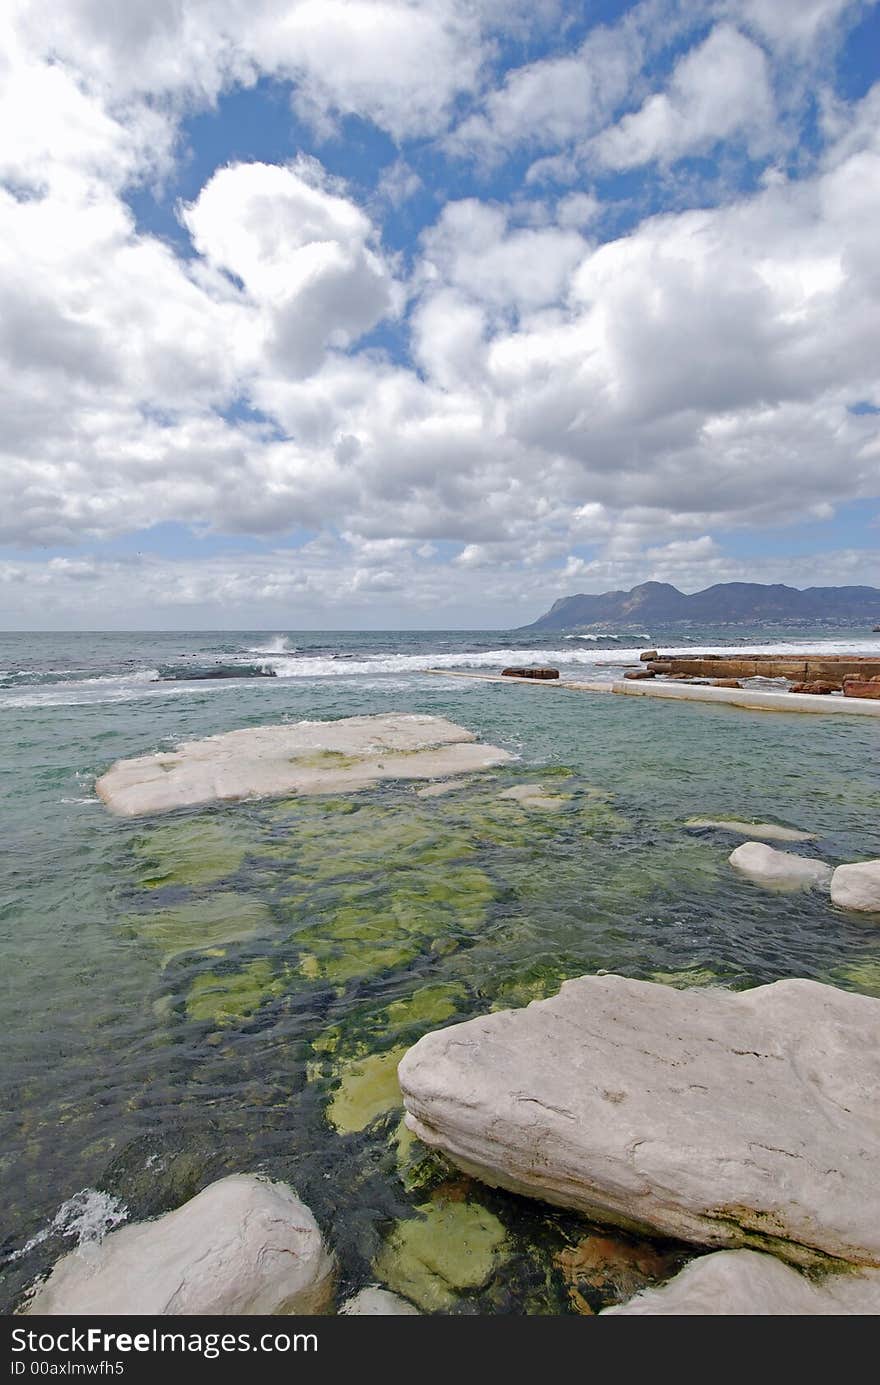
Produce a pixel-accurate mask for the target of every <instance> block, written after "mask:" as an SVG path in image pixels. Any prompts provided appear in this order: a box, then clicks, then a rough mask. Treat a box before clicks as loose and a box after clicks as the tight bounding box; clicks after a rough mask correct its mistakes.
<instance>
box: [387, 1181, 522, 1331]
mask: <svg viewBox="0 0 880 1385" xmlns="http://www.w3.org/2000/svg"><path fill="white" fill-rule="evenodd" d="M416 1212H417V1213H418V1216H417V1217H416V1218H413V1219H407V1220H404V1221H399V1222H397V1223H396V1224H395V1226H394V1228H393V1230H392V1231H391V1233H390V1235H389V1237H388V1239H387V1240H386V1242H385V1245H384V1246H383V1248H382V1250H381V1251H380V1252H379V1255H378V1257H377V1259H376V1261H375V1263H374V1269H375V1272H376V1275H377V1276H378V1278H379V1279H380V1280H381V1281H382V1283H384V1284H387V1285H388V1286H389V1287H390V1288H392V1289H394V1290H395V1291H396V1292H397V1293H399V1294H402V1295H403V1296H404V1297H405V1298H409V1299H411V1300H412V1301H413V1302H414V1303H417V1304H418V1305H419V1307H420V1308H423V1309H424V1310H425V1311H426V1312H443V1311H444V1310H448V1309H450V1308H453V1307H454V1306H455V1303H456V1300H457V1299H458V1298H459V1296H460V1295H461V1294H462V1293H467V1292H469V1291H473V1290H476V1289H482V1288H483V1287H484V1286H485V1285H486V1284H487V1283H488V1282H489V1280H490V1279H491V1278H492V1275H493V1274H494V1273H495V1271H496V1269H497V1268H498V1266H499V1264H500V1262H501V1259H502V1255H503V1251H504V1248H505V1245H506V1240H507V1237H506V1232H505V1229H504V1227H503V1225H502V1223H501V1222H500V1221H499V1220H498V1218H497V1217H496V1216H494V1215H493V1213H492V1212H490V1211H488V1210H487V1209H486V1208H485V1207H482V1206H480V1204H479V1203H477V1202H457V1201H456V1202H453V1201H447V1200H446V1199H445V1198H443V1197H441V1196H439V1195H437V1196H435V1197H434V1198H432V1199H431V1201H430V1202H426V1203H422V1204H421V1205H420V1206H419V1207H417V1208H416Z"/></svg>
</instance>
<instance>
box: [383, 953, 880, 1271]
mask: <svg viewBox="0 0 880 1385" xmlns="http://www.w3.org/2000/svg"><path fill="white" fill-rule="evenodd" d="M878 1024H880V1001H878V1000H875V999H872V998H870V997H868V996H862V995H855V994H852V993H849V992H845V991H840V990H837V989H836V988H835V987H833V986H824V985H820V984H819V983H817V982H814V981H802V980H792V981H777V982H775V983H774V984H773V985H771V986H760V987H757V988H756V989H755V990H752V991H746V992H743V993H740V994H733V993H731V992H727V991H722V990H715V989H710V990H687V991H679V990H675V989H673V988H672V987H667V986H662V985H656V984H653V983H651V982H643V981H631V980H628V979H626V978H624V977H621V976H585V977H581V978H580V979H578V980H575V981H568V982H566V983H565V984H564V985H563V987H562V989H561V991H560V992H559V994H558V995H557V996H554V997H553V998H552V999H550V1000H544V1001H540V1002H536V1003H534V1004H532V1005H529V1006H528V1007H527V1008H526V1009H523V1010H516V1011H501V1012H496V1013H494V1014H490V1015H484V1016H480V1017H479V1018H477V1019H473V1020H469V1021H467V1022H466V1023H464V1024H458V1025H453V1026H451V1027H450V1028H447V1029H443V1030H440V1031H438V1032H435V1033H433V1034H428V1035H426V1036H425V1038H423V1039H421V1040H419V1042H418V1043H417V1044H416V1045H415V1046H414V1047H413V1048H411V1049H410V1050H409V1052H408V1053H407V1054H406V1056H405V1057H404V1059H403V1061H402V1062H401V1064H400V1069H399V1077H400V1085H401V1089H402V1092H403V1097H404V1103H405V1107H406V1111H407V1116H406V1123H407V1126H408V1127H409V1128H410V1130H412V1131H413V1132H414V1134H416V1135H417V1136H418V1138H419V1139H420V1140H422V1141H423V1142H424V1143H425V1144H427V1145H430V1146H433V1147H435V1148H439V1149H441V1150H443V1152H444V1153H445V1154H447V1155H448V1156H449V1157H450V1158H451V1159H452V1160H453V1161H454V1162H455V1163H456V1164H457V1165H458V1166H459V1167H460V1168H462V1169H463V1170H464V1171H465V1172H467V1173H470V1174H472V1175H474V1176H476V1177H478V1178H481V1179H482V1180H483V1181H484V1182H487V1183H489V1184H491V1185H493V1186H500V1187H504V1188H508V1189H510V1190H512V1191H513V1192H517V1193H524V1194H526V1195H528V1196H530V1197H535V1198H540V1199H542V1200H544V1201H547V1202H552V1203H556V1204H558V1205H561V1206H565V1207H573V1208H576V1209H578V1210H579V1211H581V1212H583V1213H585V1214H586V1215H588V1216H591V1217H593V1218H595V1219H598V1220H603V1221H606V1222H612V1223H617V1224H619V1225H621V1226H623V1227H625V1228H629V1229H631V1230H637V1231H645V1230H649V1231H654V1232H660V1233H662V1234H663V1235H666V1236H671V1237H675V1238H677V1239H680V1240H686V1241H693V1242H696V1243H698V1244H702V1245H707V1246H744V1245H751V1246H757V1247H761V1248H771V1249H773V1250H774V1251H775V1253H777V1254H780V1255H782V1256H784V1257H786V1258H788V1259H791V1260H793V1261H795V1262H798V1263H805V1264H808V1263H810V1262H811V1261H812V1260H813V1259H815V1252H820V1253H824V1254H826V1255H829V1256H835V1257H840V1258H841V1259H843V1260H848V1261H853V1262H855V1263H858V1264H864V1265H880V1218H878V1217H877V1216H876V1215H874V1216H870V1215H868V1211H867V1209H871V1208H873V1209H876V1207H877V1191H876V1169H877V1161H878V1157H880V1115H878V1111H877V1104H876V1094H877V1091H878V1089H880V1052H878V1048H877V1043H876V1036H877V1029H878Z"/></svg>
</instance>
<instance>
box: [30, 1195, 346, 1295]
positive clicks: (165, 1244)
mask: <svg viewBox="0 0 880 1385" xmlns="http://www.w3.org/2000/svg"><path fill="white" fill-rule="evenodd" d="M333 1273H334V1262H333V1259H332V1257H331V1256H330V1255H329V1254H328V1252H327V1250H326V1249H325V1247H324V1243H323V1241H322V1239H321V1233H320V1231H319V1230H318V1226H317V1223H316V1221H315V1219H314V1217H313V1216H312V1214H311V1212H310V1211H309V1209H308V1207H306V1206H305V1205H304V1204H303V1203H302V1202H300V1200H299V1198H298V1197H297V1196H296V1194H295V1193H294V1192H292V1190H291V1189H290V1188H288V1187H287V1186H286V1184H284V1183H268V1182H266V1181H265V1180H263V1179H261V1178H254V1177H251V1176H250V1175H246V1174H233V1175H232V1176H231V1177H229V1178H223V1179H221V1180H220V1181H219V1182H218V1183H212V1184H211V1185H210V1187H208V1188H205V1189H204V1191H203V1192H201V1193H199V1194H198V1196H196V1197H194V1198H192V1199H191V1200H190V1201H189V1202H187V1203H184V1205H183V1207H179V1208H178V1209H177V1211H175V1212H168V1213H166V1215H165V1216H163V1217H158V1218H157V1219H156V1220H155V1221H149V1222H137V1223H134V1224H133V1225H131V1226H124V1227H122V1228H121V1229H120V1230H118V1231H112V1232H111V1233H110V1235H109V1236H106V1237H105V1238H104V1240H103V1241H102V1242H101V1243H100V1244H91V1245H85V1246H83V1247H81V1248H80V1249H79V1250H75V1251H72V1252H71V1253H70V1254H69V1255H65V1256H64V1258H63V1259H62V1260H59V1261H58V1264H57V1265H56V1266H55V1268H54V1269H53V1270H52V1273H51V1274H50V1276H49V1278H48V1279H47V1280H46V1282H45V1283H44V1284H42V1285H41V1286H40V1287H39V1288H38V1289H37V1291H36V1293H35V1294H34V1296H33V1297H32V1298H31V1300H30V1301H29V1303H28V1305H27V1308H26V1311H27V1312H28V1313H33V1314H47V1315H52V1316H58V1315H61V1316H63V1315H65V1314H73V1315H77V1316H81V1315H83V1314H96V1315H106V1316H119V1315H133V1316H142V1315H145V1314H157V1313H163V1314H174V1315H177V1314H198V1313H207V1314H215V1315H219V1314H226V1313H235V1314H242V1313H253V1314H260V1313H320V1312H323V1311H325V1309H326V1308H327V1305H328V1302H329V1299H330V1296H331V1293H332V1289H333Z"/></svg>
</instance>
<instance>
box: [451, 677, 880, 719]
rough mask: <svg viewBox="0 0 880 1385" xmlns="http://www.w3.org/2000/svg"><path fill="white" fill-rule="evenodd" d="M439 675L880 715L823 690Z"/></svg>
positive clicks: (876, 705)
mask: <svg viewBox="0 0 880 1385" xmlns="http://www.w3.org/2000/svg"><path fill="white" fill-rule="evenodd" d="M426 672H427V673H430V674H432V675H434V676H435V677H437V678H478V679H482V680H483V681H484V682H487V683H516V684H517V685H518V686H520V687H522V686H524V685H528V686H529V687H532V688H567V689H569V690H573V691H576V692H593V693H618V694H620V695H621V696H624V697H663V698H668V699H671V700H672V701H679V702H722V703H725V704H727V705H728V706H731V707H746V708H749V709H751V710H754V711H757V712H812V713H814V714H815V713H829V712H830V713H833V714H835V715H838V714H840V713H841V712H842V713H845V714H847V715H852V716H863V717H872V716H873V717H877V716H880V700H878V701H872V700H870V699H868V698H859V697H840V696H837V697H835V696H832V695H831V694H828V695H823V694H821V693H791V692H766V691H765V690H764V689H763V688H761V689H759V688H713V687H711V686H708V685H706V684H700V683H664V682H663V681H662V679H660V678H651V679H648V678H645V679H631V678H621V679H619V680H615V681H614V682H608V683H600V682H596V681H595V680H594V681H592V682H578V681H576V680H574V679H569V678H558V679H557V678H552V679H549V678H548V679H539V678H504V677H502V675H501V674H500V673H465V672H457V671H456V672H453V671H451V670H450V669H445V668H430V669H426Z"/></svg>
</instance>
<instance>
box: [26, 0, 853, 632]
mask: <svg viewBox="0 0 880 1385" xmlns="http://www.w3.org/2000/svg"><path fill="white" fill-rule="evenodd" d="M878 78H880V5H878V4H877V3H876V0H639V2H638V3H623V2H622V0H583V3H573V0H125V3H124V4H111V3H109V2H108V0H51V3H50V0H7V3H6V4H5V5H4V6H3V11H2V16H0V219H2V223H3V224H2V231H0V356H2V369H0V494H2V509H0V527H2V533H0V624H2V625H3V626H5V627H6V628H44V629H45V628H48V629H52V628H64V627H68V626H70V627H73V628H86V629H90V628H91V629H94V628H98V627H106V628H125V627H127V626H145V627H153V628H171V627H188V628H196V627H200V626H209V627H223V626H226V627H232V628H234V627H240V626H257V627H272V626H279V625H280V626H282V627H284V628H298V627H311V628H321V627H337V628H362V627H369V626H375V627H388V626H416V627H418V626H423V627H438V626H449V627H452V626H466V627H479V626H486V625H497V626H503V625H508V624H520V623H523V622H524V621H527V620H531V619H533V618H534V617H535V616H537V615H538V614H539V613H540V611H542V610H543V609H544V608H545V607H546V606H547V605H549V604H550V602H551V601H552V600H554V599H555V598H556V597H558V596H561V595H566V594H568V593H571V592H574V591H602V590H605V589H607V588H610V587H629V586H631V585H632V584H633V583H634V582H637V581H643V580H645V579H648V578H657V579H661V580H668V581H672V582H675V583H676V584H678V585H679V586H681V587H682V588H684V589H685V590H695V589H697V588H699V587H703V586H707V585H709V584H710V583H712V582H716V581H725V580H732V579H742V578H747V579H752V580H759V581H779V580H781V581H788V582H790V583H791V584H792V585H800V586H807V585H810V584H826V583H827V584H833V583H850V582H853V583H870V584H872V585H873V584H876V585H880V558H878V548H880V544H878V539H880V527H878V526H880V520H878V515H880V499H878V497H880V254H878V244H880V241H878V234H880V233H878V227H880V81H878V80H877V79H878ZM875 83H876V84H875Z"/></svg>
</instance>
